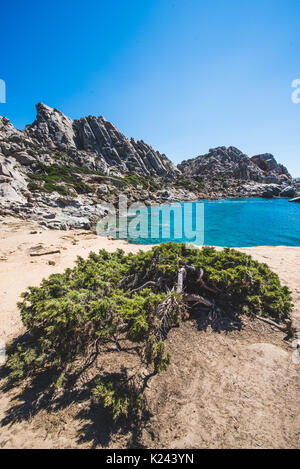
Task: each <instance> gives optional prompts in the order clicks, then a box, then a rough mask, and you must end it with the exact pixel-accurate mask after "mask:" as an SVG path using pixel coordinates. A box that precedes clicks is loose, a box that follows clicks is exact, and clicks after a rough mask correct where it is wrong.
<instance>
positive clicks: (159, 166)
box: [24, 103, 179, 180]
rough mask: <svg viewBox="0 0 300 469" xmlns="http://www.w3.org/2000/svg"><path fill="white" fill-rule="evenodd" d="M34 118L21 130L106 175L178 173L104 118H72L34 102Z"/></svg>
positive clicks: (171, 177)
mask: <svg viewBox="0 0 300 469" xmlns="http://www.w3.org/2000/svg"><path fill="white" fill-rule="evenodd" d="M36 109H37V117H36V120H35V121H34V122H33V124H31V125H28V126H27V127H26V129H25V131H24V134H26V135H27V136H28V137H29V138H31V139H32V140H34V141H36V142H37V143H38V144H42V145H45V146H47V147H48V148H50V149H52V150H55V149H56V150H60V151H64V152H66V153H68V154H69V155H70V156H71V157H73V158H75V159H76V157H77V159H78V158H79V159H80V160H81V164H87V165H89V166H90V168H92V169H98V170H100V171H102V172H104V173H106V174H113V173H114V174H120V173H124V172H126V171H129V172H133V173H136V174H139V175H141V176H151V175H152V176H158V175H159V176H166V177H168V178H169V179H170V180H171V179H174V177H175V176H176V175H177V174H178V173H179V171H178V169H177V168H176V166H175V165H174V164H173V163H172V162H171V161H170V160H169V159H168V158H167V157H166V156H165V155H161V154H160V153H159V152H158V151H155V150H153V148H152V147H151V146H150V145H148V144H147V143H145V142H143V141H142V140H141V141H135V140H134V139H133V138H131V139H130V141H129V140H128V139H127V138H126V137H125V136H124V135H123V134H122V133H121V132H120V131H119V130H118V129H117V128H116V127H115V126H114V125H113V124H111V123H110V122H108V121H107V120H106V119H105V118H104V117H102V116H100V117H95V116H88V117H83V118H82V119H79V120H75V121H72V120H71V119H69V118H68V117H66V116H65V115H64V114H62V112H60V111H58V110H57V109H52V108H50V107H49V106H46V105H45V104H42V103H38V104H37V105H36Z"/></svg>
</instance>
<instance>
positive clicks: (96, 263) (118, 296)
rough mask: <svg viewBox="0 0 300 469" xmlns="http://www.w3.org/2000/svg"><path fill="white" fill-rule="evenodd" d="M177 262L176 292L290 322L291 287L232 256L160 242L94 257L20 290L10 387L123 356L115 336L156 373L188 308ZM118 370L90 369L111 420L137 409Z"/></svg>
mask: <svg viewBox="0 0 300 469" xmlns="http://www.w3.org/2000/svg"><path fill="white" fill-rule="evenodd" d="M182 265H186V266H193V269H192V270H191V272H189V273H188V275H187V277H186V279H185V283H184V293H190V294H195V295H201V296H203V297H205V298H207V299H208V300H209V301H210V302H211V303H212V304H214V305H215V307H216V308H218V309H219V311H222V314H224V315H226V313H229V312H232V311H235V312H238V313H241V314H242V313H247V314H252V313H255V314H256V315H263V316H266V317H271V318H274V319H276V320H284V319H286V318H287V317H288V314H289V312H290V310H291V306H292V304H291V294H290V291H289V289H288V288H287V287H284V286H281V284H280V281H279V278H278V276H277V275H276V274H275V273H273V272H272V271H271V270H270V269H269V267H268V266H267V265H266V264H261V263H259V262H257V261H255V260H253V259H252V258H251V257H250V256H248V255H246V254H244V253H242V252H239V251H236V250H234V249H229V248H225V249H223V250H221V251H217V250H216V249H215V248H213V247H203V248H202V249H197V248H193V247H189V246H188V245H185V244H175V243H167V244H161V245H159V246H155V247H154V248H152V249H151V250H149V251H146V252H143V251H140V252H139V253H137V254H135V255H134V254H127V255H125V254H124V252H123V251H121V250H117V251H116V252H113V253H108V252H107V251H105V250H100V251H99V253H98V254H95V253H90V255H89V257H88V258H87V259H86V260H84V259H82V258H80V257H79V258H78V260H77V265H76V266H75V267H74V268H73V269H66V270H65V272H64V273H61V274H53V275H50V277H49V278H48V279H44V280H43V281H42V282H41V284H40V286H39V287H29V288H28V289H27V291H26V292H24V293H23V295H22V301H21V302H20V303H19V309H20V313H21V317H22V321H23V324H24V326H25V328H26V330H27V336H26V337H25V338H24V339H22V340H19V341H17V342H15V343H13V344H11V345H10V346H9V347H8V358H7V362H6V366H7V368H8V370H9V374H10V378H11V380H12V381H19V380H23V379H25V378H27V377H33V376H34V375H35V374H36V373H39V372H42V371H47V373H49V374H50V375H51V376H52V377H53V379H52V383H53V384H54V385H55V386H65V385H66V384H67V382H68V377H69V376H71V375H72V373H75V370H77V371H76V372H78V367H79V368H80V366H81V362H82V361H83V362H84V363H85V366H86V362H87V361H89V360H90V365H91V364H92V363H94V361H95V359H98V358H101V356H102V355H103V354H104V353H105V350H104V348H105V347H104V346H106V345H107V344H111V343H114V344H115V345H116V346H117V348H118V349H119V350H121V349H122V347H121V346H120V337H121V338H122V340H125V341H127V342H128V341H129V342H130V343H132V344H135V345H136V349H135V351H136V354H137V356H138V357H139V360H140V363H141V366H143V367H144V368H145V367H148V368H149V370H152V371H151V372H154V373H160V372H162V371H164V369H165V368H166V367H167V366H168V364H169V363H170V359H171V357H170V355H169V354H168V352H167V351H166V350H165V343H164V340H165V337H166V334H167V331H168V330H169V329H170V328H171V327H174V326H178V325H180V320H181V317H182V313H183V312H184V311H185V308H186V305H185V301H184V294H183V293H176V291H175V290H176V284H177V277H178V270H179V267H180V266H182ZM201 269H203V270H201ZM200 271H201V272H202V282H201V283H199V281H198V276H199V272H200ZM148 282H150V284H149V283H148ZM144 286H145V288H143V287H144ZM103 347H104V348H103ZM91 357H93V359H91ZM82 366H83V365H82ZM125 371H126V370H125ZM125 371H124V370H123V371H122V373H121V374H122V376H123V377H122V379H121V378H120V376H119V378H120V379H119V381H118V380H117V381H116V380H115V379H113V381H111V377H109V376H108V374H107V372H106V371H105V370H104V371H103V375H101V376H98V372H95V376H97V379H95V386H94V391H93V393H94V396H97V397H98V398H99V399H100V400H101V402H102V403H104V405H105V406H107V407H109V408H111V409H112V411H113V415H114V417H115V418H117V417H118V416H119V415H121V414H122V415H123V414H124V415H128V414H129V413H130V412H131V410H132V409H133V408H135V407H139V405H140V404H141V399H140V389H139V387H138V386H137V387H134V386H133V387H132V386H131V387H130V389H128V388H127V387H126V386H125V384H124V383H125V377H124V376H125V375H126V373H125ZM124 373H125V374H124Z"/></svg>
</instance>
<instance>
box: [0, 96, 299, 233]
mask: <svg viewBox="0 0 300 469" xmlns="http://www.w3.org/2000/svg"><path fill="white" fill-rule="evenodd" d="M36 109H37V116H36V120H35V121H34V122H33V123H32V124H30V125H28V126H26V127H25V129H24V130H23V131H20V130H18V129H16V128H15V127H14V126H13V125H12V124H11V123H10V121H9V120H8V119H6V118H5V117H0V216H1V215H3V216H6V215H13V216H15V215H17V216H20V217H24V218H26V219H27V218H30V219H34V220H37V221H39V222H40V223H41V224H42V225H45V226H46V227H49V228H69V227H77V228H88V227H90V226H91V224H93V223H94V222H95V221H96V220H97V219H99V217H101V216H102V215H103V214H104V213H105V207H104V202H110V203H113V204H117V202H118V197H119V195H120V194H124V195H126V196H127V197H128V199H129V202H136V201H140V202H144V203H145V204H147V205H150V204H152V203H166V202H172V201H183V200H197V199H207V198H211V199H214V198H220V197H247V196H265V197H273V196H278V195H283V196H286V197H293V196H295V195H296V191H295V188H294V187H293V182H292V178H291V176H290V174H289V173H288V171H287V169H286V168H285V167H284V166H282V165H281V164H278V163H277V162H276V160H275V158H274V157H273V155H270V154H264V155H256V156H253V157H252V158H249V157H248V156H247V155H245V154H243V153H242V152H241V151H240V150H238V149H237V148H235V147H228V148H226V147H218V148H215V149H212V150H210V151H209V153H207V154H206V155H202V156H198V157H196V158H193V159H190V160H187V161H183V162H182V163H181V164H180V165H178V167H176V166H175V165H174V164H173V163H172V162H171V161H170V160H169V159H168V158H167V157H166V156H165V155H164V154H161V153H160V152H158V151H155V150H154V149H153V148H152V147H151V146H150V145H148V144H147V143H145V142H144V141H142V140H140V141H136V140H134V139H133V138H131V139H130V140H128V139H127V138H126V137H125V136H124V135H123V134H122V133H121V132H120V131H119V130H118V129H117V128H116V127H115V126H114V125H113V124H111V123H110V122H108V121H107V120H106V119H104V117H102V116H100V117H95V116H88V117H83V118H81V119H79V120H74V121H73V120H71V119H70V118H69V117H67V116H65V115H64V114H63V113H62V112H60V111H59V110H57V109H53V108H51V107H49V106H46V105H45V104H42V103H38V104H37V105H36Z"/></svg>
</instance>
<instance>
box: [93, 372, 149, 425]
mask: <svg viewBox="0 0 300 469" xmlns="http://www.w3.org/2000/svg"><path fill="white" fill-rule="evenodd" d="M93 395H94V396H95V397H97V398H98V399H99V400H100V401H101V402H102V403H103V406H104V407H106V408H109V409H110V410H111V412H112V415H113V419H114V420H115V421H116V420H118V419H119V418H120V417H128V415H134V414H136V413H137V412H139V411H142V410H143V409H144V407H145V399H144V396H143V394H142V393H141V392H140V391H139V390H138V389H137V388H136V386H135V385H134V384H133V383H130V381H129V380H128V377H127V373H126V370H124V369H122V370H121V373H115V374H113V375H104V376H98V377H96V379H95V387H94V388H93Z"/></svg>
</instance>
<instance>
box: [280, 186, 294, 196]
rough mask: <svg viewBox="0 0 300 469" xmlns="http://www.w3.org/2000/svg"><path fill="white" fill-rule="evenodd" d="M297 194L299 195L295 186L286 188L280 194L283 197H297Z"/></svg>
mask: <svg viewBox="0 0 300 469" xmlns="http://www.w3.org/2000/svg"><path fill="white" fill-rule="evenodd" d="M296 194H297V191H296V189H295V187H293V186H288V187H285V188H284V189H283V190H282V191H281V192H280V196H281V197H295V195H296Z"/></svg>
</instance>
